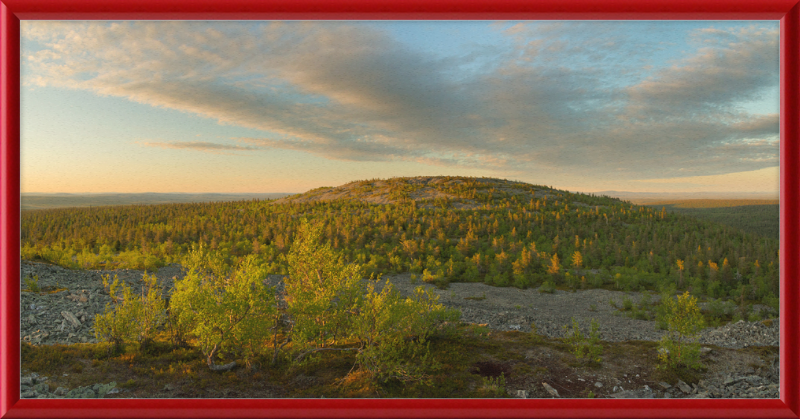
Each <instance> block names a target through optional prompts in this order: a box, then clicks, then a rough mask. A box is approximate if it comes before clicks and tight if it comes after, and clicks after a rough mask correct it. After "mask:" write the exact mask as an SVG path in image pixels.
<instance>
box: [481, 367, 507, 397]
mask: <svg viewBox="0 0 800 419" xmlns="http://www.w3.org/2000/svg"><path fill="white" fill-rule="evenodd" d="M481 392H483V393H484V394H486V395H488V396H493V397H507V395H508V393H507V391H506V376H505V374H504V373H502V372H501V373H500V375H499V376H497V377H494V378H492V377H484V378H483V383H482V385H481Z"/></svg>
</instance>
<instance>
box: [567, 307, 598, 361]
mask: <svg viewBox="0 0 800 419" xmlns="http://www.w3.org/2000/svg"><path fill="white" fill-rule="evenodd" d="M599 327H600V326H599V325H598V324H597V321H596V320H595V319H592V322H591V331H590V332H589V336H585V335H584V334H583V333H582V332H581V329H580V327H579V326H578V321H577V320H575V318H574V317H573V318H572V330H569V331H568V335H567V339H566V340H567V343H569V345H570V347H571V352H572V354H573V355H575V358H578V359H579V360H581V361H584V360H585V362H587V363H590V364H599V363H600V362H601V361H602V359H601V358H600V354H601V353H603V346H602V345H601V344H600V332H599V331H598V329H599ZM564 329H565V330H566V329H567V326H564Z"/></svg>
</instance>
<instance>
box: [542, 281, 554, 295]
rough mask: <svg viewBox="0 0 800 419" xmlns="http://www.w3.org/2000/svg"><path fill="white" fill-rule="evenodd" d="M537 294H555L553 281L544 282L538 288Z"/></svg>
mask: <svg viewBox="0 0 800 419" xmlns="http://www.w3.org/2000/svg"><path fill="white" fill-rule="evenodd" d="M539 292H540V293H547V294H552V293H554V292H556V284H554V283H553V281H549V280H548V281H544V283H543V284H542V285H541V286H540V287H539Z"/></svg>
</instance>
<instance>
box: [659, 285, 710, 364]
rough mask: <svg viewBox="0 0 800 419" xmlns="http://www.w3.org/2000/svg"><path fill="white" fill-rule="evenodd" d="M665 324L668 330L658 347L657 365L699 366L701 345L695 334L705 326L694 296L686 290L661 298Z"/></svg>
mask: <svg viewBox="0 0 800 419" xmlns="http://www.w3.org/2000/svg"><path fill="white" fill-rule="evenodd" d="M661 305H662V307H663V308H664V310H663V313H664V316H665V318H663V319H662V321H664V322H666V323H667V333H665V334H664V336H663V337H662V339H661V342H660V343H659V349H658V359H659V362H660V364H661V365H660V367H661V368H662V369H665V368H673V369H674V368H677V367H679V366H685V367H689V368H694V369H699V368H700V367H701V366H702V365H701V364H700V344H699V343H697V335H698V333H699V332H700V331H701V330H702V329H703V327H704V321H703V316H702V314H701V313H700V308H699V307H698V306H697V298H695V297H693V296H691V295H690V294H689V292H688V291H687V292H686V293H684V294H683V295H679V296H678V297H677V298H674V299H673V298H667V299H665V300H662V301H661Z"/></svg>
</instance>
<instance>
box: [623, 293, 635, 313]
mask: <svg viewBox="0 0 800 419" xmlns="http://www.w3.org/2000/svg"><path fill="white" fill-rule="evenodd" d="M632 308H633V301H632V300H631V298H630V297H628V296H627V295H623V296H622V309H623V310H625V311H629V310H631V309H632Z"/></svg>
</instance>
